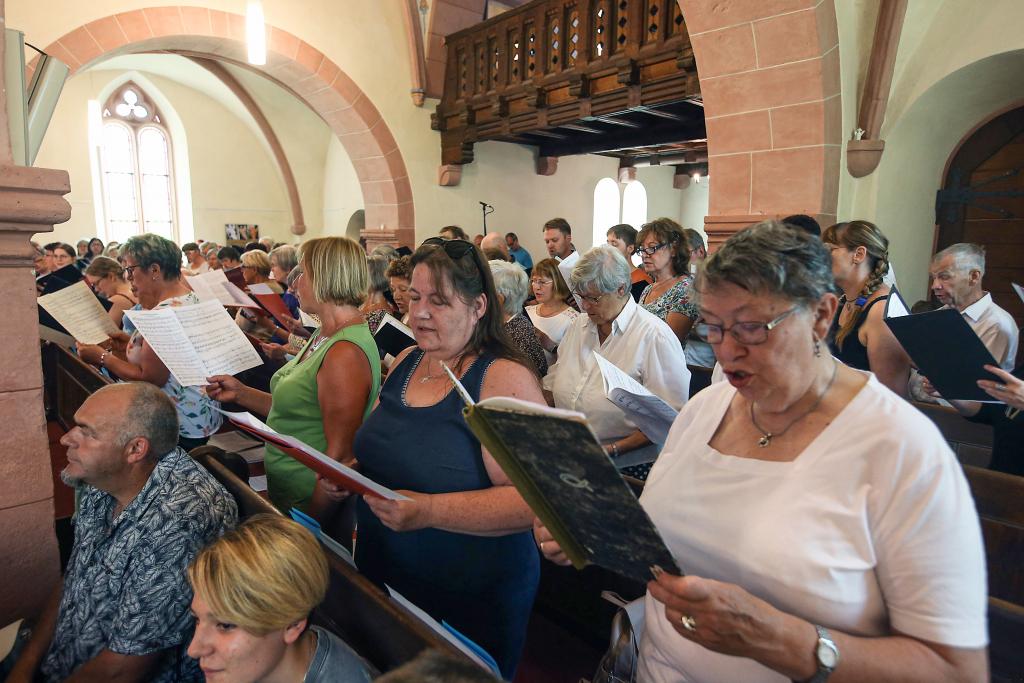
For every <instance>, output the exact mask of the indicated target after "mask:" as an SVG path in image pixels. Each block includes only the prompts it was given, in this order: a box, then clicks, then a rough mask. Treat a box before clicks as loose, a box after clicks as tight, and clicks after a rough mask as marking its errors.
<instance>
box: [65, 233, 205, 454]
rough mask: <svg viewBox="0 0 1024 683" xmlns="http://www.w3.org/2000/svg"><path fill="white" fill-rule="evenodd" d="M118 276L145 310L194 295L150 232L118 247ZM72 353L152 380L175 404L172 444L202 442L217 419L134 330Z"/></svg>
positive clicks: (165, 245)
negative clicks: (121, 261)
mask: <svg viewBox="0 0 1024 683" xmlns="http://www.w3.org/2000/svg"><path fill="white" fill-rule="evenodd" d="M121 253H122V257H123V259H124V276H125V279H126V280H127V281H128V282H129V283H130V284H131V287H132V293H133V294H134V295H135V296H136V297H137V299H138V302H139V303H138V305H139V306H140V307H141V308H142V309H145V310H151V309H154V308H164V307H168V306H170V307H175V306H192V305H194V304H198V303H199V297H197V296H196V295H195V292H193V291H192V290H190V289H189V288H188V287H187V286H186V285H185V284H184V283H183V281H182V277H181V252H180V251H179V249H178V246H177V245H176V244H174V242H172V241H170V240H169V239H166V238H164V237H161V236H160V235H156V234H152V233H150V234H146V235H137V236H135V237H130V238H129V239H128V241H127V242H125V243H124V245H123V246H122V247H121ZM77 348H78V355H79V356H80V357H81V358H82V360H84V361H85V362H86V363H90V364H92V365H95V366H97V367H101V368H106V369H108V370H109V371H110V372H112V373H114V374H115V375H117V377H118V378H119V379H122V380H125V381H142V382H149V383H151V384H155V385H156V386H158V387H160V388H161V389H163V392H164V393H165V394H167V395H168V396H170V397H171V400H172V401H174V404H175V405H176V406H177V408H178V421H179V423H180V425H179V428H180V433H179V435H178V445H179V446H181V447H182V448H184V449H185V450H192V449H193V448H196V447H198V446H202V445H203V444H205V443H206V441H207V440H208V439H209V438H210V436H211V435H212V434H214V433H215V432H216V431H217V430H218V429H220V426H221V424H222V423H223V418H222V417H221V414H220V413H219V412H218V411H217V408H219V406H218V405H217V402H216V401H214V400H212V399H211V398H210V397H209V396H208V395H206V394H204V393H202V392H201V391H200V390H199V388H198V387H185V386H182V385H181V384H179V383H178V380H177V379H175V378H174V375H172V374H171V373H170V371H169V370H168V369H167V366H165V365H164V364H163V361H161V360H160V358H159V357H158V356H157V355H156V353H155V352H154V351H153V349H152V348H151V347H150V346H149V344H148V343H146V340H145V338H144V337H143V336H142V335H141V334H139V333H138V332H137V331H136V330H134V328H132V332H131V334H130V335H129V334H128V333H122V334H120V335H117V336H116V337H115V338H113V339H111V344H110V345H109V346H108V347H104V346H98V345H95V344H78V346H77Z"/></svg>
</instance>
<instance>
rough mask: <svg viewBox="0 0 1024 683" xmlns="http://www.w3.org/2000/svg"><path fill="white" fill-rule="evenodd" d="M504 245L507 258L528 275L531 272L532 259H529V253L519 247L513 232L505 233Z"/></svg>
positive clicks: (517, 238)
mask: <svg viewBox="0 0 1024 683" xmlns="http://www.w3.org/2000/svg"><path fill="white" fill-rule="evenodd" d="M505 244H507V245H508V253H509V256H511V257H512V258H513V259H515V262H516V263H518V264H519V265H521V266H522V267H523V269H524V270H525V271H526V273H527V274H529V273H530V271H531V270H533V259H532V258H530V252H528V251H526V249H523V248H522V247H521V246H519V237H518V236H517V235H516V234H515V233H514V232H510V233H506V234H505Z"/></svg>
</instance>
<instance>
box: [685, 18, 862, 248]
mask: <svg viewBox="0 0 1024 683" xmlns="http://www.w3.org/2000/svg"><path fill="white" fill-rule="evenodd" d="M678 2H679V6H680V8H681V9H682V10H683V16H684V18H685V19H686V26H687V29H688V30H689V34H690V40H691V42H692V45H693V53H694V56H695V58H696V60H697V72H698V74H699V76H700V87H701V93H702V95H703V98H704V114H705V121H706V123H707V136H708V159H709V175H710V176H711V177H713V179H714V181H713V183H712V185H711V195H710V206H709V215H708V217H707V219H706V230H707V232H708V236H709V238H710V241H711V243H712V244H715V243H721V242H722V241H724V240H725V239H727V238H728V237H729V235H731V234H732V233H734V232H736V231H737V230H739V229H741V228H743V227H745V226H746V225H748V224H750V223H753V222H756V221H759V220H763V219H764V218H766V217H774V216H785V215H789V214H793V213H806V214H810V215H812V216H817V217H818V218H819V220H821V221H822V222H823V223H827V222H832V221H834V219H835V215H836V207H837V200H838V195H839V170H840V163H839V162H840V157H841V151H842V132H841V127H842V105H841V100H840V77H839V34H838V29H837V26H836V16H835V5H834V4H833V2H832V0H824V1H822V0H721V1H719V2H707V0H678Z"/></svg>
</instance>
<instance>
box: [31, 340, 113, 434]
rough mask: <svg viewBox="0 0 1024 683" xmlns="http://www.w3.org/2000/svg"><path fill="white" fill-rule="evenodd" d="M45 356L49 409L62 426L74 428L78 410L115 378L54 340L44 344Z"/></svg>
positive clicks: (44, 378)
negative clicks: (92, 395)
mask: <svg viewBox="0 0 1024 683" xmlns="http://www.w3.org/2000/svg"><path fill="white" fill-rule="evenodd" d="M42 357H43V386H44V388H45V391H46V398H47V409H48V412H49V413H50V415H51V417H53V418H54V419H55V420H57V422H59V423H60V425H61V427H63V428H64V429H71V428H72V427H73V426H74V424H75V420H74V416H75V412H76V411H77V410H78V409H79V408H80V407H81V406H82V404H83V403H85V399H87V398H89V396H90V395H91V394H92V393H93V392H95V391H97V390H99V389H101V388H103V387H105V386H106V385H108V384H112V383H113V380H111V379H110V378H109V377H107V376H106V375H104V374H102V373H100V372H99V371H98V370H97V369H96V368H94V367H93V366H91V365H89V364H88V363H86V362H85V361H83V360H82V359H81V358H79V357H78V356H76V355H75V354H73V353H71V352H70V351H68V350H67V349H65V348H63V347H61V346H59V345H57V344H54V343H52V342H44V343H43V348H42Z"/></svg>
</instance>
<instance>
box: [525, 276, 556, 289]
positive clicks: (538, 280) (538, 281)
mask: <svg viewBox="0 0 1024 683" xmlns="http://www.w3.org/2000/svg"><path fill="white" fill-rule="evenodd" d="M552 282H554V280H549V279H548V278H544V277H533V278H530V284H531V285H540V286H541V287H544V286H547V285H550V284H551V283H552Z"/></svg>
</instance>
